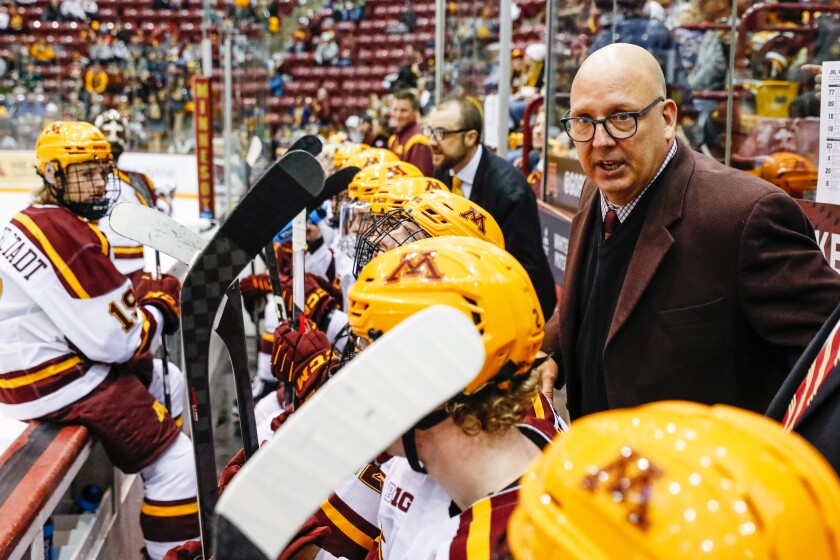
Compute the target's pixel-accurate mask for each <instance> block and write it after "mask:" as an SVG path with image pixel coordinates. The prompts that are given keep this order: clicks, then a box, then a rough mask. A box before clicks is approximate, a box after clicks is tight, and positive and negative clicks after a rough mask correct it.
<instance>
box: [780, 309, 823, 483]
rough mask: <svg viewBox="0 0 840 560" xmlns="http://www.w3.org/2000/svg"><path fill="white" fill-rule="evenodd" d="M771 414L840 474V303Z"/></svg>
mask: <svg viewBox="0 0 840 560" xmlns="http://www.w3.org/2000/svg"><path fill="white" fill-rule="evenodd" d="M767 416H769V417H770V418H773V419H774V420H778V421H779V422H781V423H782V424H783V425H784V427H785V429H787V430H793V431H794V432H796V433H798V434H799V435H801V436H802V437H804V438H805V439H807V440H808V441H809V442H810V443H811V444H812V445H813V446H814V447H816V448H817V449H818V450H819V451H820V453H822V454H823V456H825V458H826V459H828V462H829V463H831V466H833V467H834V470H835V471H837V472H838V473H840V438H838V437H837V432H838V429H840V305H838V306H837V308H836V309H835V310H834V313H832V314H831V317H829V318H828V321H826V322H825V324H824V325H823V327H822V328H821V329H820V332H818V333H817V336H815V337H814V340H812V341H811V344H809V345H808V348H806V349H805V352H803V353H802V357H801V358H799V361H798V362H796V366H794V368H793V371H791V373H790V375H789V376H788V378H787V379H786V380H785V382H784V384H783V385H782V388H781V389H779V392H778V393H776V396H775V397H774V398H773V402H771V403H770V408H768V409H767Z"/></svg>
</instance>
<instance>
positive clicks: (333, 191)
mask: <svg viewBox="0 0 840 560" xmlns="http://www.w3.org/2000/svg"><path fill="white" fill-rule="evenodd" d="M358 172H359V168H358V167H345V168H344V169H340V170H338V171H336V172H335V173H333V174H332V175H330V176H329V177H327V180H326V181H324V190H322V191H321V194H319V195H318V196H317V197H315V200H314V201H313V202H312V204H310V205H309V206H307V207H306V209H307V210H308V211H310V212H311V211H313V210H315V209H316V208H320V206H321V205H322V204H323V203H324V202H326V201H327V200H329V199H331V198H332V197H334V196H335V195H337V194H338V193H340V192H342V191H346V190H347V187H348V185H350V182H351V181H352V180H353V177H355V176H356V173H358Z"/></svg>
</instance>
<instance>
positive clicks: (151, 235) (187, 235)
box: [110, 167, 357, 269]
mask: <svg viewBox="0 0 840 560" xmlns="http://www.w3.org/2000/svg"><path fill="white" fill-rule="evenodd" d="M356 170H357V168H356V167H348V168H347V169H342V170H340V171H337V172H335V173H333V174H332V175H330V176H329V177H327V179H326V181H324V189H323V190H322V191H321V194H319V195H318V196H317V197H316V198H314V199H313V200H312V202H310V203H309V204H307V206H306V207H307V210H310V211H311V210H313V209H315V208H317V207H318V206H320V205H321V204H323V203H324V201H326V200H327V199H328V198H332V197H333V196H335V195H337V194H338V193H340V192H341V191H344V190H346V189H347V185H349V184H350V181H352V180H353V177H354V176H355V175H356V172H357V171H356ZM110 222H111V229H113V230H114V231H115V232H117V233H118V234H120V235H122V236H123V237H126V238H128V239H131V240H133V241H136V242H137V243H141V244H142V245H145V246H147V247H150V248H152V249H154V250H156V251H160V252H161V253H163V254H164V255H169V256H170V257H172V258H173V259H175V260H177V261H179V262H182V263H184V264H190V263H191V262H192V259H193V257H195V255H196V254H198V253H200V252H201V251H203V250H204V247H206V246H207V240H206V239H205V238H203V237H201V236H200V235H199V234H197V233H195V232H194V231H192V230H191V229H189V228H187V227H186V226H185V225H183V224H181V223H179V222H178V221H177V220H175V219H174V218H171V217H169V216H167V215H166V214H164V213H162V212H160V211H158V210H155V209H154V208H149V207H148V206H142V205H140V204H134V203H132V202H120V203H119V204H117V205H116V206H114V210H113V211H112V212H111V216H110ZM284 225H285V224H284ZM275 268H276V267H275ZM269 269H270V267H269Z"/></svg>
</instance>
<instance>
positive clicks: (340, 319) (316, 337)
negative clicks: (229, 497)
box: [255, 164, 505, 440]
mask: <svg viewBox="0 0 840 560" xmlns="http://www.w3.org/2000/svg"><path fill="white" fill-rule="evenodd" d="M401 165H405V164H401ZM437 183H438V182H437V181H435V180H434V179H429V178H425V177H424V178H413V179H404V180H402V181H399V182H394V183H392V184H391V185H390V186H385V187H382V188H381V189H380V190H379V191H377V193H376V195H375V198H376V199H377V201H376V202H374V203H372V204H371V209H372V210H373V211H374V212H375V213H376V214H377V215H379V216H380V219H378V220H377V221H376V222H375V223H374V224H373V225H371V226H370V227H369V228H368V230H366V232H365V233H364V234H362V236H361V239H360V241H359V251H358V252H357V262H360V263H362V261H363V263H362V264H366V263H367V262H368V261H369V260H370V258H371V257H372V256H373V254H374V253H379V252H382V251H385V250H387V249H391V248H394V247H398V246H400V245H403V244H405V243H408V242H411V241H414V240H417V239H424V238H426V237H437V236H467V237H474V238H476V239H483V240H487V241H489V242H491V243H493V244H495V245H497V246H498V247H500V248H504V244H505V242H504V238H503V237H502V230H501V229H500V228H499V225H498V224H497V223H496V220H494V219H493V217H492V216H490V214H488V213H487V212H485V211H484V210H483V209H482V208H481V207H480V206H478V205H477V204H475V203H474V202H470V201H469V200H467V199H466V198H464V197H462V196H459V195H456V194H452V193H450V192H449V191H448V190H446V189H436V188H433V190H431V191H429V192H424V191H425V189H427V188H430V184H431V186H432V187H435V186H437ZM410 193H417V194H416V196H411V197H410V200H409V201H408V202H407V203H406V204H405V205H404V206H403V207H401V208H397V209H394V210H392V211H391V212H388V213H384V214H381V211H382V210H385V209H386V208H388V207H390V206H391V205H392V204H396V202H397V201H402V200H404V199H405V198H408V197H409V196H408V195H409V194H410ZM310 288H311V289H310V290H307V297H306V308H305V310H304V311H305V312H306V315H307V317H309V319H310V320H312V321H313V324H314V326H315V327H317V329H318V330H317V331H315V332H310V333H298V332H295V331H294V330H293V329H291V328H290V326H289V325H288V324H283V325H279V326H278V327H277V328H276V330H275V331H274V335H273V350H272V359H271V362H272V366H271V367H272V374H273V376H274V377H275V378H277V379H301V378H302V377H303V376H304V375H305V376H306V377H307V379H308V382H307V383H305V384H304V385H303V386H301V387H298V388H297V390H296V392H297V397H298V399H299V400H300V401H301V402H302V401H304V400H306V398H308V396H309V394H310V392H311V391H313V390H314V389H315V388H317V387H318V386H320V383H322V382H323V381H325V380H326V379H327V377H328V376H329V375H330V374H331V373H332V372H334V371H336V370H337V369H338V367H339V366H340V365H341V361H340V360H339V356H341V355H342V351H343V350H345V348H344V347H341V346H338V347H336V345H335V344H334V343H335V340H336V338H337V337H339V336H340V333H344V332H347V323H348V321H347V313H346V312H344V311H343V310H341V309H336V308H335V304H334V297H335V296H334V295H333V294H330V293H327V291H326V290H320V291H319V290H318V286H317V284H312V283H311V282H310ZM330 344H333V347H332V348H331V347H330ZM351 349H352V348H351ZM315 354H320V355H321V356H322V357H324V358H325V360H321V361H318V362H316V363H313V361H312V360H313V356H314V355H315ZM347 357H348V356H346V355H345V356H342V358H343V359H346V358H347ZM284 359H286V360H288V363H289V364H291V363H294V364H296V367H290V366H288V365H286V364H283V361H284ZM305 371H306V372H307V373H305V374H304V372H305ZM281 402H282V395H278V397H277V398H269V399H265V400H264V402H263V401H261V402H260V403H258V404H257V407H256V409H255V413H256V417H257V428H258V432H259V434H260V440H264V439H267V438H268V436H269V434H270V433H271V428H270V424H271V419H272V418H274V417H275V416H276V415H277V414H278V413H279V412H280V411H281V410H282V407H281V406H280V403H281Z"/></svg>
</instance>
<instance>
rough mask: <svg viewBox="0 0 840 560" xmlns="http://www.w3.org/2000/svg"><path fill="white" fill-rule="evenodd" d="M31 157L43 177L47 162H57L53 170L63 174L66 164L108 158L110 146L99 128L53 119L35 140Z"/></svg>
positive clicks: (109, 157) (82, 123) (79, 122)
mask: <svg viewBox="0 0 840 560" xmlns="http://www.w3.org/2000/svg"><path fill="white" fill-rule="evenodd" d="M35 159H36V162H37V166H38V171H39V172H40V174H41V175H42V176H43V175H45V174H46V173H47V165H48V164H50V163H52V164H54V165H56V164H57V167H56V169H55V170H54V171H56V172H58V173H63V172H64V171H65V170H66V169H67V167H68V166H69V165H73V164H74V163H84V162H86V161H91V160H94V159H95V160H99V161H108V160H110V159H111V145H110V144H109V143H108V140H106V139H105V135H104V134H102V131H101V130H99V129H98V128H96V127H95V126H93V125H92V124H90V123H86V122H81V121H55V122H53V123H51V124H49V125H48V126H47V127H46V128H44V130H43V131H41V134H40V135H39V136H38V140H36V142H35Z"/></svg>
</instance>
